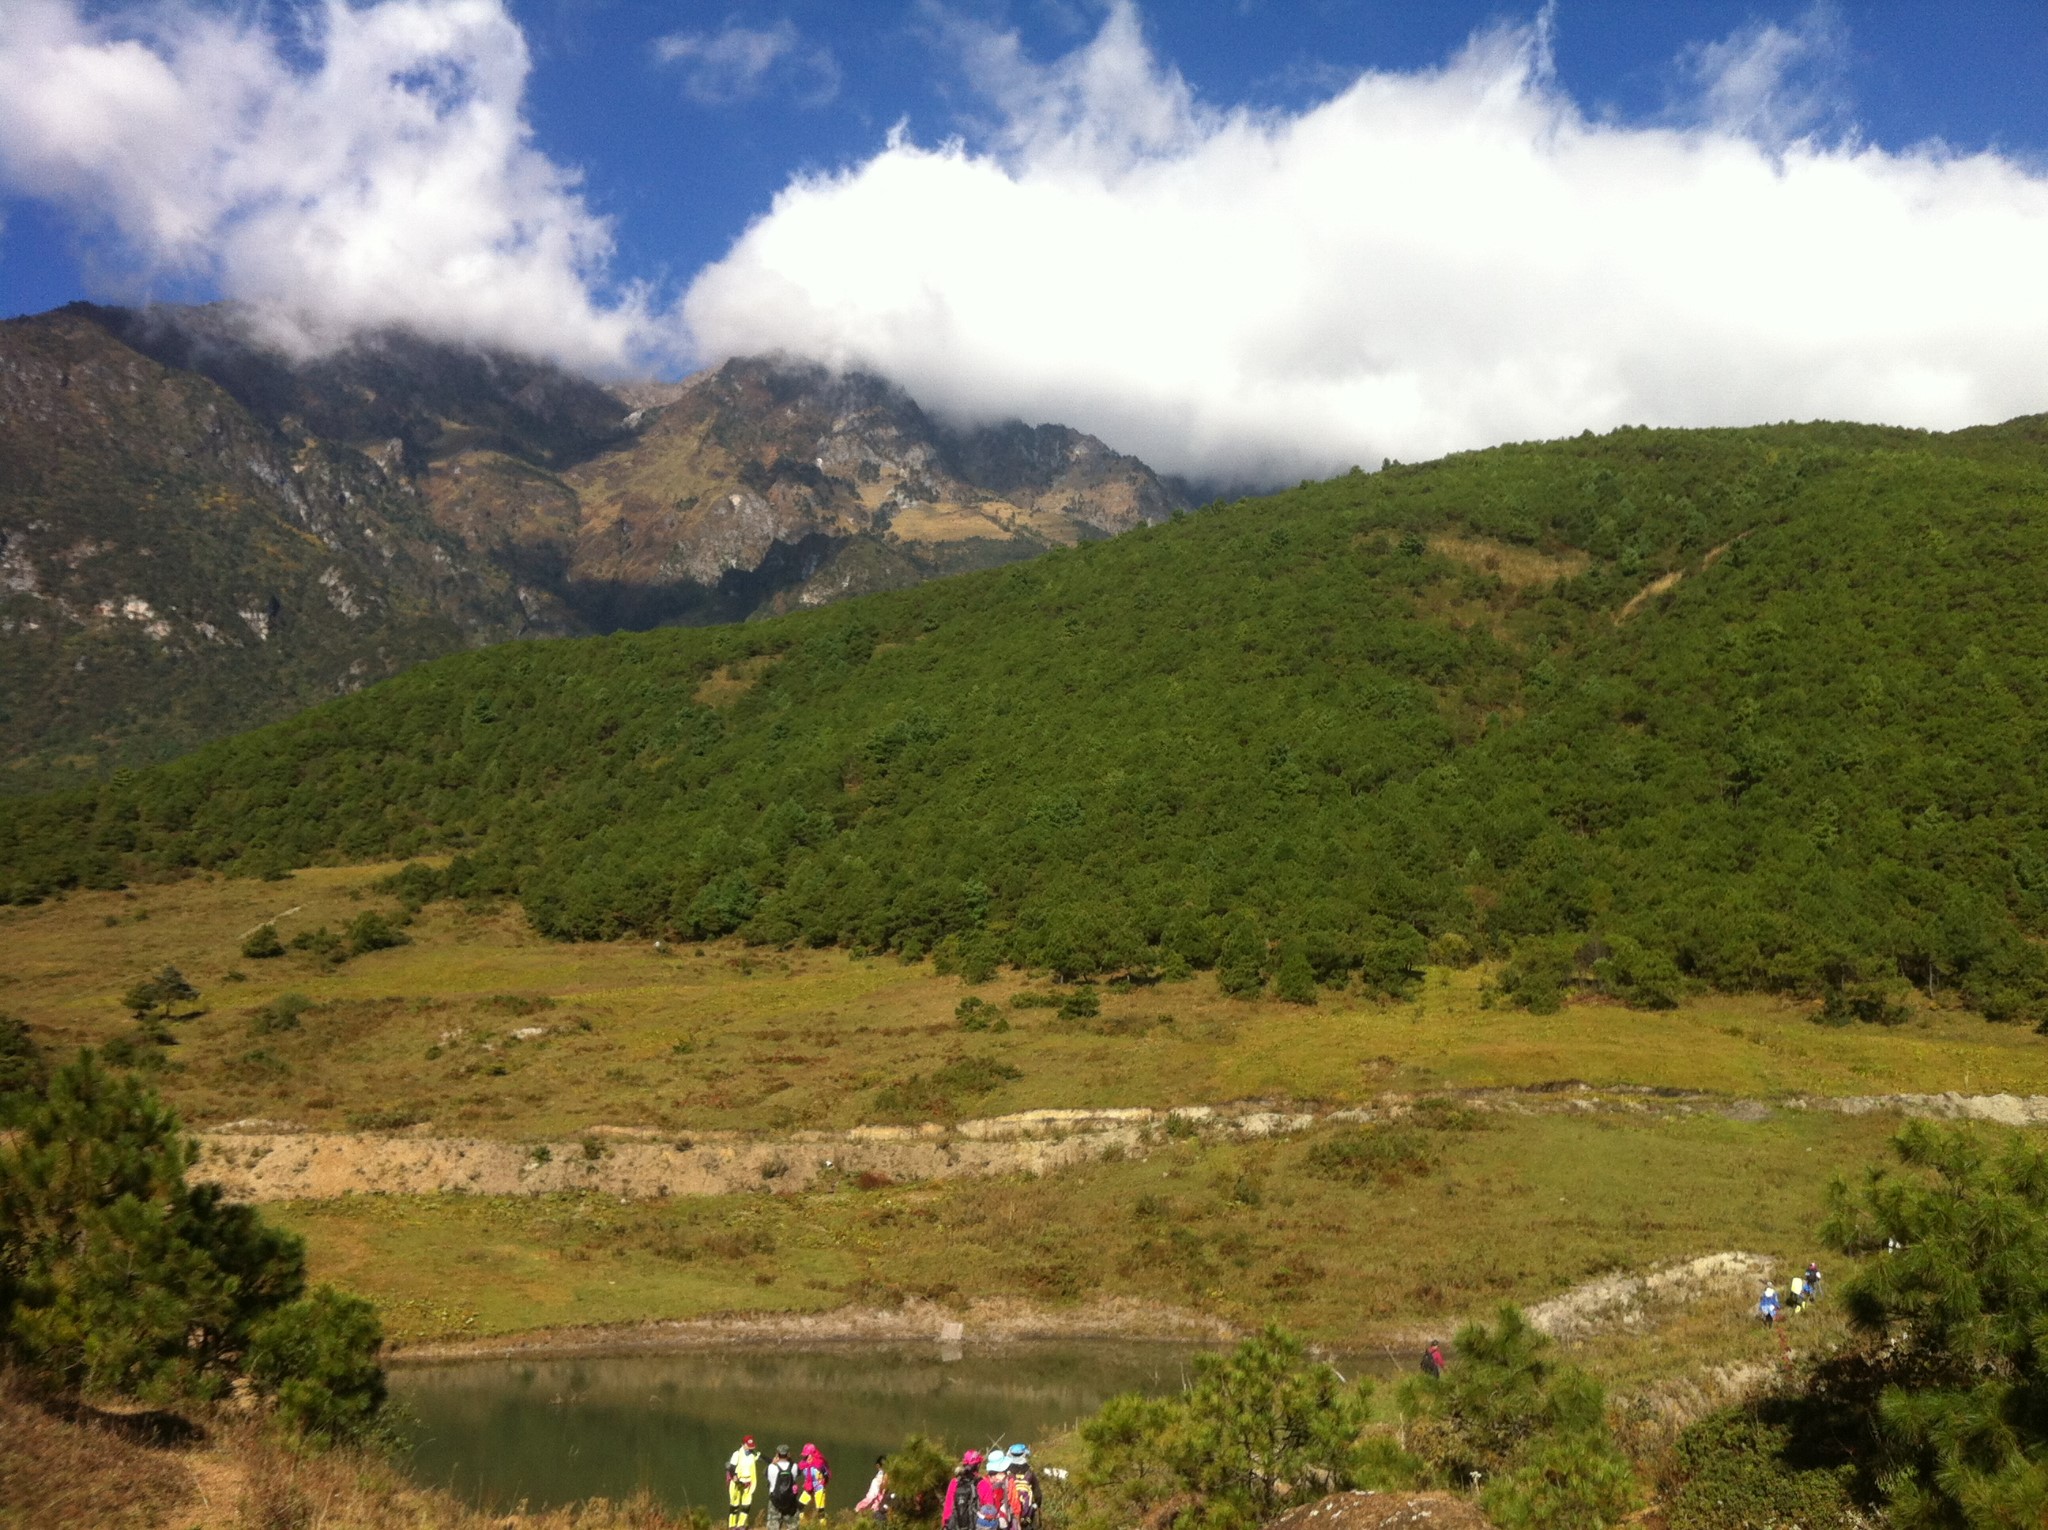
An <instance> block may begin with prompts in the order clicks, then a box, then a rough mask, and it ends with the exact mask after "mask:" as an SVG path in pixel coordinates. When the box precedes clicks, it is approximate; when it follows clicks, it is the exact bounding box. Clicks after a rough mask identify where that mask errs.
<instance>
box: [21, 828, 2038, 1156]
mask: <svg viewBox="0 0 2048 1530" xmlns="http://www.w3.org/2000/svg"><path fill="white" fill-rule="evenodd" d="M389 869H390V868H389V867H350V868H334V869H318V870H309V871H302V872H300V873H298V874H297V875H296V876H294V877H293V878H291V879H290V880H287V881H282V882H259V881H232V880H226V879H208V878H195V879H193V880H190V881H186V882H182V883H177V884H172V885H167V886H161V887H150V888H142V889H137V890H135V891H133V892H131V893H81V894H75V895H73V896H71V897H68V898H66V899H63V900H61V901H56V902H51V903H46V904H43V905H40V906H37V907H31V908H8V909H5V910H0V952H4V954H0V1009H4V1010H7V1011H10V1012H13V1013H17V1014H19V1015H21V1016H22V1017H23V1018H25V1019H27V1020H28V1021H29V1022H30V1024H31V1025H32V1026H33V1027H34V1029H35V1031H36V1033H37V1035H38V1036H39V1037H40V1038H41V1039H42V1040H43V1041H44V1042H45V1043H46V1044H47V1045H48V1046H50V1047H51V1048H52V1049H53V1050H56V1051H58V1052H60V1053H61V1052H68V1051H69V1050H70V1049H72V1048H74V1047H77V1046H81V1045H95V1044H100V1043H103V1042H104V1041H105V1040H107V1039H108V1038H109V1037H112V1036H115V1035H118V1034H121V1033H123V1032H125V1031H128V1030H129V1029H130V1028H131V1022H130V1021H129V1020H128V1018H127V1016H126V1014H125V1012H124V1011H123V1010H122V1009H121V1007H120V1003H119V996H120V994H121V992H122V990H123V989H125V988H126V987H127V986H128V985H129V984H130V983H132V982H133V981H134V980H135V979H137V978H138V977H141V976H144V975H145V974H147V973H150V972H153V971H155V970H156V969H157V968H159V967H161V966H163V965H164V964H166V963H172V964H175V965H177V966H178V967H179V968H180V969H182V970H183V971H184V973H185V974H186V976H187V977H188V978H190V979H191V980H192V981H193V982H194V983H195V984H196V985H197V986H198V987H199V988H200V989H201V991H202V994H203V999H202V1003H203V1006H204V1009H205V1013H204V1014H202V1015H200V1016H199V1017H197V1018H194V1019H191V1020H189V1021H181V1022H179V1023H177V1024H176V1025H175V1026H174V1027H173V1029H174V1032H175V1034H176V1036H177V1038H178V1044H177V1045H176V1046H174V1047H172V1048H170V1049H169V1051H168V1053H167V1058H168V1066H167V1067H166V1069H165V1070H164V1072H163V1073H162V1074H161V1076H160V1078H161V1087H162V1088H163V1090H164V1092H165V1093H166V1095H167V1096H168V1097H169V1098H170V1099H171V1100H172V1101H173V1102H174V1103H175V1104H177V1105H178V1106H179V1108H180V1109H181V1110H183V1111H184V1112H185V1114H186V1116H187V1118H188V1119H189V1120H190V1121H191V1122H193V1123H194V1124H195V1125H204V1124H210V1123H217V1122H223V1121H230V1120H236V1119H242V1118H246V1117H250V1116H261V1117H266V1118H271V1119H286V1120H291V1121H297V1122H302V1123H304V1124H306V1125H309V1126H313V1127H339V1126H342V1125H344V1124H346V1123H347V1122H348V1121H349V1119H350V1118H351V1117H352V1116H354V1117H359V1118H360V1117H362V1116H364V1115H365V1114H366V1113H375V1112H379V1111H387V1112H388V1111H391V1110H394V1109H398V1110H405V1111H412V1112H415V1113H417V1114H418V1115H419V1117H420V1118H421V1119H423V1120H425V1121H428V1122H430V1123H432V1126H433V1127H434V1128H435V1129H438V1130H450V1131H453V1130H459V1131H463V1132H467V1133H473V1134H479V1135H496V1136H504V1137H512V1138H519V1139H525V1138H528V1137H535V1136H542V1135H559V1134H562V1133H572V1132H576V1131H579V1130H581V1129H582V1128H584V1127H586V1126H589V1125H594V1124H599V1123H605V1124H615V1125H626V1126H631V1125H644V1126H652V1127H657V1128H660V1129H663V1130H680V1129H686V1128H699V1129H702V1128H712V1127H728V1128H741V1129H761V1130H787V1129H790V1128H792V1127H806V1126H821V1127H822V1126H834V1127H843V1126H850V1125H854V1124H858V1123H860V1122H862V1121H865V1120H872V1119H877V1118H879V1117H882V1116H886V1115H888V1114H890V1107H889V1105H888V1101H889V1099H890V1098H891V1097H890V1096H889V1095H888V1093H887V1091H889V1090H890V1089H891V1088H892V1086H898V1085H902V1084H903V1083H904V1082H905V1081H907V1080H909V1079H911V1078H913V1077H922V1078H924V1079H926V1080H929V1079H930V1077H931V1076H932V1075H933V1074H934V1073H936V1072H938V1071H939V1070H941V1069H943V1068H945V1067H946V1066H947V1065H948V1064H950V1063H954V1062H957V1061H958V1060H959V1059H962V1058H965V1059H968V1060H969V1061H970V1063H978V1062H983V1061H986V1062H993V1063H1000V1064H1003V1065H1006V1067H1007V1068H1009V1069H1014V1070H1016V1073H1017V1076H1016V1077H1014V1078H1008V1079H999V1078H993V1077H992V1078H990V1079H989V1080H988V1082H989V1083H990V1085H991V1087H989V1088H987V1089H986V1090H985V1091H981V1092H975V1091H973V1090H969V1091H968V1092H965V1093H961V1094H959V1095H958V1096H957V1098H956V1101H955V1104H956V1108H957V1109H958V1111H959V1112H961V1113H964V1114H974V1115H986V1114H994V1113H999V1112H1003V1111H1011V1110H1022V1109H1029V1108H1035V1107H1041V1106H1118V1105H1149V1106H1168V1105H1176V1104H1192V1103H1226V1102H1230V1101H1237V1100H1250V1099H1288V1100H1300V1101H1314V1102H1324V1103H1330V1104H1341V1103H1348V1102H1357V1101H1363V1100H1367V1099H1370V1098H1371V1097H1373V1096H1375V1095H1377V1094H1379V1093H1381V1092H1383V1091H1386V1090H1390V1089H1392V1090H1409V1091H1415V1090H1430V1089H1443V1088H1489V1087H1524V1086H1532V1085H1542V1084H1550V1083H1556V1082H1559V1081H1564V1080H1574V1079H1576V1080H1584V1081H1586V1082H1588V1083H1590V1084H1593V1085H1595V1086H1600V1087H1607V1086H1614V1085H1640V1086H1647V1087H1652V1088H1664V1089H1683V1090H1697V1091H1705V1092H1710V1093H1715V1094H1723V1095H1730V1096H1754V1097H1760V1098H1766V1099H1776V1098H1783V1097H1787V1096H1793V1095H1869V1094H1880V1093H1891V1092H1934V1091H1941V1090H1960V1091H1964V1092H2011V1093H2018V1094H2035V1093H2048V1040H2044V1039H2043V1038H2042V1037H2040V1036H2038V1035H2036V1034H2035V1033H2033V1032H2031V1031H2028V1030H2024V1029H2021V1028H2018V1027H2012V1026H1998V1025H1991V1024H1988V1023H1986V1022H1985V1021H1983V1020H1982V1019H1980V1018H1978V1017H1976V1016H1973V1015H1970V1014H1967V1013H1963V1012H1960V1011H1950V1010H1926V1009H1923V1010H1922V1011H1921V1012H1919V1013H1918V1014H1917V1015H1916V1017H1915V1018H1914V1019H1913V1020H1912V1021H1910V1022H1909V1023H1908V1024H1906V1025H1903V1026H1900V1027H1897V1028H1895V1029H1881V1028H1876V1027H1862V1026H1858V1027H1850V1028H1847V1029H1840V1030H1835V1029H1827V1028H1823V1027H1819V1026H1816V1025H1813V1024H1811V1023H1810V1022H1809V1020H1808V1019H1807V1011H1806V1008H1805V1007H1803V1006H1798V1005H1794V1004H1789V1003H1783V1002H1779V1001H1775V1000H1770V999H1763V998H1755V997H1745V998H1714V997H1709V998H1704V999H1699V1000H1696V1001H1694V1002H1691V1003H1689V1004H1687V1005H1685V1006H1684V1007H1682V1008H1680V1009H1679V1010H1676V1011H1674V1012H1670V1013H1663V1014H1645V1013H1637V1012H1632V1011H1629V1010H1625V1009H1621V1008H1618V1007H1614V1006H1608V1005H1577V1006H1571V1007H1568V1008H1567V1009H1566V1010H1564V1011H1563V1012H1562V1013H1560V1014H1556V1015H1547V1016H1546V1015H1531V1014H1528V1013H1526V1012H1523V1011H1519V1010H1509V1009H1488V1008H1483V1007H1482V1004H1481V984H1482V981H1483V974H1482V973H1481V972H1480V971H1479V970H1476V969H1475V970H1469V971H1453V970H1448V969H1438V970H1433V971H1432V972H1431V973H1430V974H1429V976H1428V979H1427V982H1426V983H1425V985H1424V988H1423V991H1422V993H1421V995H1420V996H1419V997H1418V998H1417V999H1416V1000H1415V1001H1413V1002H1408V1003H1400V1004H1380V1003H1376V1002H1373V1001H1371V1000H1367V999H1364V998H1362V997H1360V996H1359V995H1358V994H1357V993H1356V992H1355V991H1353V992H1350V993H1344V994H1325V995H1324V996H1323V998H1322V1000H1321V1002H1319V1003H1318V1004H1317V1005H1315V1006H1313V1007H1302V1006H1297V1005H1291V1004H1281V1003H1277V1002H1270V1001H1261V1002H1255V1003H1245V1002H1242V1001H1238V1000H1232V999H1226V998H1224V997H1223V996H1221V995H1220V994H1219V993H1218V992H1217V989H1216V986H1215V984H1214V982H1213V980H1211V979H1210V978H1208V977H1207V976H1202V977H1198V978H1196V979H1195V980H1193V981H1191V982H1186V983H1164V984H1158V985H1155V986H1151V987H1139V988H1132V989H1130V990H1128V991H1105V992H1104V994H1103V997H1102V1008H1103V1015H1102V1017H1101V1019H1100V1020H1098V1021H1093V1022H1073V1021H1062V1020H1060V1019H1059V1018H1058V1017H1057V1016H1056V1015H1055V1014H1054V1012H1052V1011H1050V1010H1047V1009H1023V1010H1019V1009H1013V1008H1010V1007H1008V1003H1007V1001H1008V999H1009V998H1010V996H1011V995H1013V994H1015V993H1016V992H1018V991H1019V990H1021V989H1024V988H1026V987H1040V988H1042V987H1043V986H1044V985H1043V983H1042V982H1032V981H1030V980H1028V979H1027V978H1026V977H1025V976H1023V975H1020V974H1014V973H1011V974H1005V975H1004V976H1002V977H1001V978H999V979H998V980H997V981H995V982H993V983H990V984H987V985H985V986H983V987H981V988H978V989H972V990H970V989H969V988H967V987H966V986H965V985H964V984H962V983H961V982H960V981H959V980H957V979H955V978H942V977H938V976H935V975H934V974H933V973H932V971H931V969H930V967H929V966H928V965H914V966H906V965H903V964H902V963H900V962H898V961H896V960H894V959H893V958H861V957H854V956H849V955H847V954H845V953H843V952H839V951H792V952H773V951H758V950H755V951H750V950H748V949H746V948H744V947H741V946H738V945H734V944H730V943H727V944H717V945H710V946H704V947H694V946H691V947H684V948H680V949H674V950H668V951H657V950H655V949H654V947H653V946H652V945H651V944H649V943H643V942H633V943H618V944H609V945H570V944H562V943H558V942H553V941H547V940H542V939H540V938H539V937H537V936H535V935H534V934H532V932H531V931H529V930H528V929H527V928H526V927H525V922H524V920H523V918H522V917H521V915H520V914H519V912H518V910H517V909H516V908H515V907H506V908H502V909H498V910H495V911H467V910H465V909H463V908H461V907H459V906H456V905H453V904H437V905H432V906H430V907H429V908H428V909H427V910H426V911H425V912H424V913H423V915H422V916H421V918H420V920H419V922H418V923H416V924H415V925H414V926H413V928H412V930H411V934H412V937H413V943H412V944H411V945H409V946H405V947H402V948H399V949H396V950H390V951H380V952H374V953H371V954H369V955H366V956H361V957H358V958H356V959H354V960H352V961H349V962H347V963H345V964H342V965H340V966H333V965H329V964H328V963H326V962H323V961H320V960H318V959H316V958H314V957H311V956H308V955H304V954H299V953H294V954H292V955H289V956H287V957H284V958H281V959H276V960H271V961H251V960H247V959H244V958H243V957H241V956H240V955H239V948H240V942H241V940H242V938H243V936H244V935H245V934H246V933H247V932H248V931H250V930H251V929H252V928H254V927H255V926H257V925H259V924H261V923H263V922H265V921H267V920H271V919H275V920H276V921H277V923H278V927H279V930H280V932H281V934H283V935H284V937H285V938H286V939H287V940H289V939H290V938H291V936H292V935H293V934H294V933H296V932H299V931H302V930H307V929H312V928H316V927H318V926H321V925H325V926H326V927H327V928H329V929H331V930H332V929H339V928H340V927H341V926H342V925H344V924H345V923H346V922H347V921H348V920H349V919H350V918H352V917H354V916H355V915H356V914H358V913H361V912H362V911H363V910H365V909H371V908H380V909H385V910H391V909H393V907H394V905H393V904H392V901H391V900H390V899H389V898H387V897H385V896H383V895H381V894H378V893H377V892H375V891H374V890H373V888H372V887H371V884H372V883H373V882H374V881H375V880H376V878H377V877H378V876H380V875H382V874H383V873H384V872H386V871H388V870H389ZM236 972H239V973H240V974H241V975H242V979H241V980H240V981H237V980H234V979H233V978H232V977H231V974H232V973H236ZM288 992H292V993H300V994H303V995H305V996H306V997H307V998H308V999H310V1000H312V1001H313V1002H314V1004H315V1006H316V1007H315V1008H314V1009H313V1010H311V1011H310V1012H308V1013H307V1014H305V1015H304V1016H302V1017H301V1019H300V1022H299V1025H298V1027H297V1028H296V1029H293V1030H288V1031H284V1032H278V1033H274V1034H269V1035H258V1034H255V1032H254V1029H253V1028H252V1018H253V1017H254V1016H255V1015H256V1013H257V1012H258V1011H259V1010H260V1009H261V1008H262V1007H263V1006H265V1005H267V1004H268V1003H270V1002H271V1001H272V1000H274V999H276V998H277V997H279V996H280V995H282V994H285V993H288ZM970 992H972V993H975V994H978V995H981V996H983V997H985V998H987V999H989V1000H990V1001H991V1002H993V1003H995V1004H996V1005H998V1006H999V1007H1000V1009H1001V1013H1002V1016H1003V1018H1004V1020H1005V1021H1006V1022H1007V1024H1008V1026H1009V1029H1008V1030H1006V1031H1004V1032H1001V1033H987V1032H984V1033H978V1034H970V1033H967V1032H965V1031H963V1030H962V1029H961V1028H960V1026H959V1025H958V1023H957V1021H956V1020H955V1018H954V1011H955V1006H956V1005H957V1004H958V1003H959V1001H960V1000H961V999H962V998H963V997H965V996H966V995H967V994H969V993H970ZM1165 1017H1170V1019H1169V1018H1165ZM522 1031H523V1032H528V1033H529V1034H528V1035H526V1036H524V1037H523V1038H522V1037H520V1036H517V1035H515V1033H517V1032H522ZM913 1093H914V1091H913ZM904 1097H905V1092H904V1091H903V1090H901V1089H898V1090H897V1093H896V1095H895V1096H894V1097H893V1098H895V1099H897V1100H901V1099H903V1098H904Z"/></svg>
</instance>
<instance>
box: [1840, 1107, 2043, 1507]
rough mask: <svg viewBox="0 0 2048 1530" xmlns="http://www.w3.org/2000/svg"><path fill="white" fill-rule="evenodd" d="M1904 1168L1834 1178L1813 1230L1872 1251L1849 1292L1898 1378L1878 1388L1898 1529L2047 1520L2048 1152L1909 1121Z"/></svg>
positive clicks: (1901, 1153)
mask: <svg viewBox="0 0 2048 1530" xmlns="http://www.w3.org/2000/svg"><path fill="white" fill-rule="evenodd" d="M1892 1148H1893V1151H1894V1153H1895V1155H1896V1156H1897V1158H1898V1160H1899V1165H1900V1169H1901V1170H1902V1171H1903V1172H1899V1171H1891V1170H1885V1169H1875V1170H1873V1171H1872V1172H1871V1174H1870V1175H1869V1177H1868V1179H1867V1180H1866V1181H1865V1183H1864V1184H1863V1185H1862V1187H1861V1188H1860V1189H1859V1190H1858V1191H1856V1192H1853V1193H1852V1192H1851V1191H1850V1190H1849V1188H1848V1187H1847V1186H1846V1185H1844V1184H1842V1183H1841V1182H1839V1181H1838V1182H1837V1183H1836V1184H1835V1185H1834V1186H1833V1187H1832V1189H1831V1191H1830V1196H1829V1199H1830V1207H1829V1210H1830V1215H1829V1218H1828V1222H1827V1225H1826V1227H1825V1229H1824V1230H1823V1235H1824V1236H1825V1237H1826V1239H1827V1241H1828V1243H1829V1244H1830V1245H1831V1246H1832V1247H1834V1248H1836V1249H1839V1250H1842V1251H1843V1252H1854V1253H1869V1254H1871V1255H1872V1257H1871V1258H1870V1259H1869V1261H1868V1262H1867V1263H1866V1264H1865V1265H1864V1267H1863V1268H1862V1270H1861V1271H1859V1272H1858V1273H1857V1275H1856V1276H1855V1277H1854V1278H1853V1279H1852V1280H1850V1281H1849V1282H1848V1284H1847V1285H1846V1286H1845V1288H1844V1290H1843V1301H1844V1303H1845V1304H1846V1306H1847V1310H1848V1313H1849V1320H1850V1322H1851V1323H1853V1324H1854V1325H1855V1326H1856V1327H1857V1328H1858V1329H1860V1330H1861V1331H1863V1332H1864V1333H1866V1334H1869V1335H1872V1336H1873V1337H1879V1338H1882V1339H1883V1340H1884V1341H1885V1345H1886V1350H1887V1354H1888V1356H1889V1358H1890V1363H1891V1365H1892V1369H1893V1373H1894V1374H1895V1375H1896V1376H1898V1377H1899V1378H1900V1380H1899V1381H1897V1382H1895V1383H1894V1384H1893V1385H1891V1386H1889V1387H1887V1388H1886V1389H1885V1391H1884V1393H1883V1394H1882V1396H1881V1398H1880V1399H1879V1405H1878V1418H1879V1423H1880V1427H1881V1428H1882V1430H1883V1432H1884V1434H1885V1436H1886V1437H1887V1439H1888V1441H1889V1442H1890V1444H1891V1446H1892V1447H1893V1449H1894V1451H1895V1452H1896V1453H1897V1458H1898V1461H1899V1463H1900V1465H1899V1467H1898V1469H1897V1470H1896V1471H1895V1472H1894V1473H1893V1474H1892V1475H1891V1476H1890V1477H1889V1478H1887V1479H1886V1482H1885V1487H1886V1491H1887V1493H1888V1495H1889V1496H1890V1499H1891V1519H1892V1523H1893V1524H1894V1525H1896V1526H1899V1527H1901V1530H1934V1527H1937V1526H1939V1527H1943V1530H1946V1527H1949V1526H1957V1525H2022V1524H2027V1525H2035V1524H2041V1523H2043V1522H2044V1521H2048V1342H2044V1339H2043V1336H2044V1335H2048V1152H2044V1151H2043V1150H2041V1149H2039V1148H2036V1147H2033V1146H2030V1145H2029V1144H2028V1143H2027V1142H2026V1141H2025V1140H2024V1139H2022V1138H2021V1137H2019V1136H2018V1135H2017V1134H2015V1135H2013V1136H2012V1137H2011V1139H2010V1140H2009V1141H2008V1142H2007V1143H2006V1144H2005V1146H2004V1147H2003V1149H2002V1150H2001V1151H2000V1152H1998V1153H1997V1154H1995V1155H1994V1154H1993V1153H1992V1152H1991V1151H1989V1150H1988V1148H1987V1146H1986V1144H1985V1141H1984V1139H1983V1138H1981V1137H1980V1136H1978V1135H1977V1134H1975V1133H1972V1132H1970V1131H1968V1130H1964V1129H1954V1130H1943V1129H1940V1128H1937V1127H1933V1126H1930V1125H1928V1124H1927V1123H1925V1122H1918V1121H1916V1122H1913V1123H1912V1124H1910V1125H1908V1126H1907V1127H1906V1129H1905V1130H1904V1131H1902V1132H1900V1133H1899V1134H1898V1136H1897V1137H1895V1138H1893V1139H1892Z"/></svg>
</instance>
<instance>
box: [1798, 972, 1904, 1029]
mask: <svg viewBox="0 0 2048 1530" xmlns="http://www.w3.org/2000/svg"><path fill="white" fill-rule="evenodd" d="M1905 991H1906V985H1905V984H1904V983H1902V982H1899V981H1897V980H1894V981H1892V982H1889V983H1863V982H1856V981H1854V980H1850V981H1844V982H1838V983H1830V984H1828V986H1827V988H1826V990H1825V991H1824V992H1823V994H1822V997H1821V1005H1820V1009H1819V1010H1818V1011H1816V1012H1815V1014H1814V1017H1813V1018H1814V1019H1815V1021H1817V1022H1818V1023H1819V1024H1821V1025H1833V1026H1840V1025H1855V1024H1859V1023H1860V1024H1863V1025H1904V1024H1905V1023H1906V1021H1908V1020H1909V1019H1911V1018H1912V1014H1913V1012H1912V1011H1911V1010H1910V1009H1908V1008H1907V1007H1906V1003H1905Z"/></svg>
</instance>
